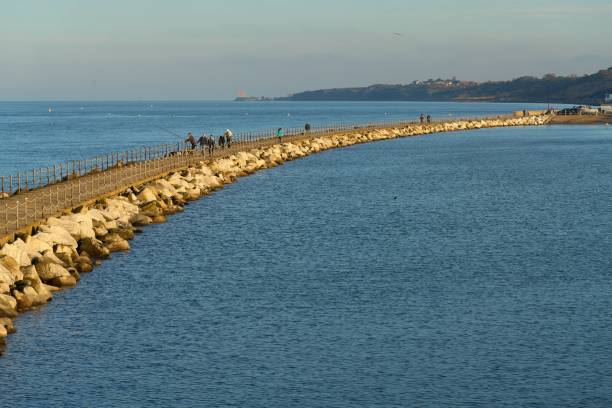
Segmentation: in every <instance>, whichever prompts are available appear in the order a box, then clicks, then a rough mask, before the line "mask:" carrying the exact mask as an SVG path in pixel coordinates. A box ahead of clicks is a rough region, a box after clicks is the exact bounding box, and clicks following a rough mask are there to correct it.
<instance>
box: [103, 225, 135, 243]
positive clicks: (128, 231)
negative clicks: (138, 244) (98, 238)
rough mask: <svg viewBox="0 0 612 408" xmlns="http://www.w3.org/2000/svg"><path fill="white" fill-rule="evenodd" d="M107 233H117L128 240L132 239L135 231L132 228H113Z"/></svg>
mask: <svg viewBox="0 0 612 408" xmlns="http://www.w3.org/2000/svg"><path fill="white" fill-rule="evenodd" d="M109 234H117V235H119V236H120V237H121V238H123V239H125V240H128V241H130V240H132V239H134V234H135V232H134V229H133V228H115V229H113V230H112V231H109Z"/></svg>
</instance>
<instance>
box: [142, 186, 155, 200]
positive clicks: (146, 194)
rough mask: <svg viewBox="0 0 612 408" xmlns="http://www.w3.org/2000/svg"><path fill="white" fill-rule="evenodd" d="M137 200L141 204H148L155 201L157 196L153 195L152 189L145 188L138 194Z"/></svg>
mask: <svg viewBox="0 0 612 408" xmlns="http://www.w3.org/2000/svg"><path fill="white" fill-rule="evenodd" d="M138 200H139V201H140V202H141V203H149V202H152V201H157V194H155V191H153V189H151V188H148V187H145V188H144V189H143V190H142V191H141V192H140V193H139V194H138Z"/></svg>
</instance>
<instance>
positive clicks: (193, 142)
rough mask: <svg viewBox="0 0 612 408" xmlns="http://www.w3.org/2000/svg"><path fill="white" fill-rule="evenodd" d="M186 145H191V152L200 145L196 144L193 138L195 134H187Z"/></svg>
mask: <svg viewBox="0 0 612 408" xmlns="http://www.w3.org/2000/svg"><path fill="white" fill-rule="evenodd" d="M185 143H189V144H190V145H191V150H194V149H195V148H196V146H197V145H198V144H197V143H196V140H195V137H193V134H192V133H191V132H189V133H187V139H185Z"/></svg>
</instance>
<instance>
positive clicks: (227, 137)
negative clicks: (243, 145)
mask: <svg viewBox="0 0 612 408" xmlns="http://www.w3.org/2000/svg"><path fill="white" fill-rule="evenodd" d="M224 135H225V143H227V147H228V148H229V147H232V138H233V137H234V134H233V133H232V131H231V130H229V129H225V133H224Z"/></svg>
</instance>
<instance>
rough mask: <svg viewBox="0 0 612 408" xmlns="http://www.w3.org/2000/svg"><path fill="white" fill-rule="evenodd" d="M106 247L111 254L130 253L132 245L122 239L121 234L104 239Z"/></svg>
mask: <svg viewBox="0 0 612 408" xmlns="http://www.w3.org/2000/svg"><path fill="white" fill-rule="evenodd" d="M104 246H105V247H106V248H107V249H108V250H109V251H110V252H121V251H129V250H130V243H129V242H127V240H125V239H123V238H121V236H120V235H119V234H108V235H107V236H105V237H104Z"/></svg>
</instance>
